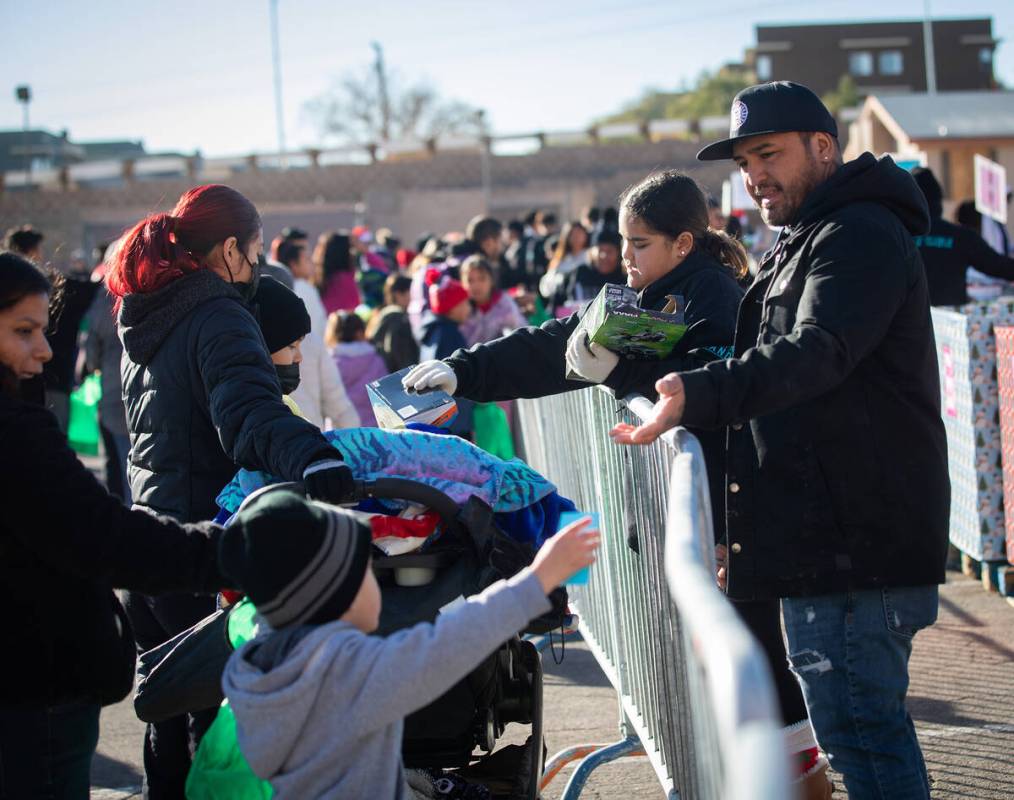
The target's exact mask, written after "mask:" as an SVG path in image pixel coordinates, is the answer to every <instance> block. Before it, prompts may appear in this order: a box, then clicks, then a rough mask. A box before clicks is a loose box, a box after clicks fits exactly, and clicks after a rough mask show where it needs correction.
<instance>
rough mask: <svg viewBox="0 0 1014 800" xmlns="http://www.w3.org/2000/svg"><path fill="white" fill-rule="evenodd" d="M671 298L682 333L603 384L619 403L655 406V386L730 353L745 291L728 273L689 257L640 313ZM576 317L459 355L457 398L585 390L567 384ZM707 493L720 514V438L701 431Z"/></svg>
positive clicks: (708, 260) (454, 362)
mask: <svg viewBox="0 0 1014 800" xmlns="http://www.w3.org/2000/svg"><path fill="white" fill-rule="evenodd" d="M669 295H679V296H680V297H682V298H683V302H684V303H685V311H686V317H685V319H686V323H687V325H688V328H687V332H686V333H685V334H684V335H683V338H682V339H680V341H679V343H678V344H677V345H676V347H674V348H673V350H672V352H671V353H670V354H669V355H668V356H666V357H665V358H663V359H661V360H652V361H643V360H640V359H621V360H620V362H619V364H617V365H616V368H615V369H614V370H613V371H612V372H611V373H610V374H609V377H608V378H606V380H605V385H606V386H608V387H609V388H610V389H612V390H613V392H614V393H615V394H616V396H617V397H625V396H626V395H628V394H630V393H632V392H637V393H639V394H643V395H644V396H645V397H648V398H649V399H652V400H654V399H655V397H656V392H655V381H657V380H658V379H659V378H660V377H662V376H663V375H665V374H666V373H669V372H673V371H675V370H687V369H695V368H697V367H700V366H703V365H704V364H707V363H708V362H710V361H714V360H715V359H716V358H723V357H727V356H728V355H729V354H731V352H732V339H733V334H734V333H735V330H736V310H737V309H738V308H739V301H740V298H742V296H743V292H742V290H741V289H740V288H739V285H738V284H737V283H736V279H735V277H734V276H733V274H732V272H731V271H730V270H729V269H727V268H726V267H724V266H723V265H721V264H719V263H718V262H717V261H715V260H714V259H713V258H712V257H711V256H710V255H708V254H707V253H704V252H701V251H698V250H693V251H691V253H690V255H688V256H687V258H686V259H685V260H684V261H683V262H682V263H681V264H680V265H679V266H678V267H676V268H675V269H673V270H671V271H670V272H668V273H666V274H665V275H663V276H662V277H661V278H659V279H658V280H656V281H654V282H653V283H651V284H649V285H648V286H646V287H645V288H644V289H642V290H641V292H640V294H639V295H638V298H637V302H638V305H639V306H641V308H649V309H652V310H655V311H659V310H661V309H662V308H663V307H664V306H665V305H666V303H667V302H668V297H669ZM580 318H581V312H579V313H577V314H571V315H570V316H569V317H567V318H566V319H553V320H550V321H549V322H546V323H545V324H543V325H542V326H541V327H539V328H519V329H518V330H516V331H514V332H512V333H511V334H509V335H507V336H504V337H503V338H501V339H495V340H494V341H492V342H486V343H485V344H478V345H475V346H474V347H472V348H471V349H470V350H458V351H457V352H455V353H454V355H452V356H451V357H450V358H448V359H447V363H448V364H450V365H451V366H452V367H453V368H454V374H455V375H456V376H457V379H458V390H457V394H458V395H459V396H461V397H468V398H471V399H473V400H479V401H490V400H512V399H514V398H517V397H546V396H548V395H553V394H560V393H561V392H567V391H571V390H573V389H584V388H587V386H588V384H587V383H585V382H584V381H570V380H567V379H566V377H565V372H566V365H565V359H566V353H567V340H568V339H569V338H570V334H571V333H572V332H573V331H574V329H575V328H576V327H577V325H578V322H580ZM694 433H695V434H697V435H698V437H699V438H700V440H701V445H702V447H703V448H704V454H705V459H706V461H707V467H708V481H709V484H710V485H711V488H712V495H711V496H712V504H713V505H714V506H715V508H716V509H720V508H721V507H722V499H723V491H722V482H723V478H724V475H725V469H724V464H725V452H724V449H725V436H724V432H723V431H699V430H695V431H694Z"/></svg>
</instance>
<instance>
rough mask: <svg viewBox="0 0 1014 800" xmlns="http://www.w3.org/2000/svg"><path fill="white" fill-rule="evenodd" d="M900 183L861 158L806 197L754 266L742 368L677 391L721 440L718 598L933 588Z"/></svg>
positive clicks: (913, 259) (928, 388) (916, 301)
mask: <svg viewBox="0 0 1014 800" xmlns="http://www.w3.org/2000/svg"><path fill="white" fill-rule="evenodd" d="M928 227H929V216H928V213H927V209H926V202H925V200H924V199H923V196H922V194H921V193H920V192H919V189H918V188H917V187H916V185H915V182H914V181H913V180H912V178H911V176H910V175H908V174H907V173H906V172H905V171H904V170H902V169H900V168H899V167H897V166H896V165H895V164H894V163H893V162H892V161H891V160H890V159H889V158H884V159H882V160H879V161H878V160H877V159H875V158H874V157H873V156H872V155H870V154H869V153H867V154H864V155H863V156H861V157H860V158H858V159H856V160H855V161H851V162H849V163H848V164H846V165H845V166H843V167H841V168H840V169H839V170H838V171H837V172H836V173H835V174H834V175H833V176H832V177H831V178H829V179H828V180H827V181H825V182H824V183H823V184H821V185H820V186H818V187H817V188H816V189H814V190H813V192H811V194H810V196H809V197H808V198H807V199H806V201H805V202H804V205H803V208H802V209H801V211H800V216H799V221H798V222H797V223H795V224H793V225H791V226H789V227H788V228H786V229H785V230H783V232H782V235H781V237H780V238H779V240H778V242H777V244H776V245H775V247H774V248H773V250H772V251H771V252H770V253H769V254H767V255H766V256H765V258H764V259H763V260H762V262H761V264H760V272H759V274H758V276H757V279H756V281H755V282H754V284H753V285H752V286H751V287H750V289H749V290H748V291H747V293H746V296H745V297H744V298H743V304H742V306H741V308H740V315H739V323H738V326H737V329H736V358H735V359H732V360H728V361H718V362H715V363H712V364H710V365H708V366H707V367H705V368H703V369H700V370H696V371H694V372H690V373H688V374H685V375H683V380H684V385H685V389H686V411H685V414H684V418H683V421H684V423H685V424H687V425H697V426H723V425H730V426H731V427H730V429H729V454H728V460H727V469H728V485H727V489H728V491H727V495H726V503H727V526H728V538H729V547H730V554H729V559H730V566H729V594H730V595H732V596H733V597H737V598H751V597H786V596H805V595H813V594H826V593H831V592H840V591H846V590H850V589H863V588H877V587H889V586H914V585H926V584H934V583H938V582H941V581H942V580H943V578H944V561H945V558H946V552H947V527H948V514H949V503H950V483H949V480H948V475H947V452H946V451H947V445H946V440H945V437H944V428H943V423H942V422H941V419H940V385H939V378H938V373H937V359H936V349H935V345H934V338H933V327H932V324H931V321H930V313H929V295H928V292H927V288H926V274H925V271H924V270H923V266H922V263H921V261H920V259H919V253H918V251H917V250H916V247H915V243H914V242H913V240H912V236H911V234H922V233H925V232H926V230H927V229H928Z"/></svg>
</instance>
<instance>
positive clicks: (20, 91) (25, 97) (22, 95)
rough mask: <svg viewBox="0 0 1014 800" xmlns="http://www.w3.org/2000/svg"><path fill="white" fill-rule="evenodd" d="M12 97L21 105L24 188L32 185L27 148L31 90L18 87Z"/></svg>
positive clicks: (28, 148) (30, 164)
mask: <svg viewBox="0 0 1014 800" xmlns="http://www.w3.org/2000/svg"><path fill="white" fill-rule="evenodd" d="M14 96H15V97H17V98H18V102H19V103H21V105H22V109H23V112H22V117H21V148H22V149H23V150H24V151H25V188H26V189H27V188H28V187H29V186H31V185H32V154H31V152H30V150H31V148H30V147H29V146H28V104H29V103H30V102H31V100H32V89H31V87H29V86H19V87H18V88H17V89H15V90H14Z"/></svg>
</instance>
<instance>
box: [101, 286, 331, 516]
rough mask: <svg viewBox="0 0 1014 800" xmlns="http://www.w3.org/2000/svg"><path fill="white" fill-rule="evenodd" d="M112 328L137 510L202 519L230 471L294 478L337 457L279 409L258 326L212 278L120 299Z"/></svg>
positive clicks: (309, 428)
mask: <svg viewBox="0 0 1014 800" xmlns="http://www.w3.org/2000/svg"><path fill="white" fill-rule="evenodd" d="M119 325H120V337H121V338H122V339H123V348H124V354H123V362H122V375H123V400H124V404H125V405H126V409H127V426H128V427H129V429H130V443H131V450H130V464H129V475H130V489H131V492H132V494H133V497H134V503H135V504H136V505H140V506H144V507H145V508H149V509H151V510H152V511H154V512H156V513H159V514H168V515H169V516H171V517H175V518H176V519H179V520H182V521H184V522H194V521H197V520H202V519H211V518H213V517H214V516H215V514H216V513H217V512H218V507H217V505H216V504H215V498H216V497H217V496H218V493H219V492H220V491H221V490H222V488H223V487H224V486H225V485H226V484H227V483H228V482H229V481H230V480H231V479H232V477H233V475H235V474H236V470H237V469H238V468H239V467H245V468H246V469H260V470H266V471H268V472H271V473H272V474H274V475H277V476H279V477H281V478H283V479H285V480H300V479H301V478H302V475H303V470H304V469H306V467H307V466H308V465H309V464H310V463H311V462H312V461H316V460H318V459H322V458H336V457H337V458H340V457H341V456H340V454H339V453H338V451H337V450H335V449H334V448H333V447H331V445H329V444H328V442H327V440H326V439H325V438H324V436H323V435H322V434H321V432H320V430H319V429H318V428H316V427H315V426H314V425H312V424H311V423H309V422H307V421H306V420H304V419H303V418H302V417H297V416H295V415H294V414H293V413H292V412H291V411H289V409H288V407H287V406H286V405H285V404H284V403H282V390H281V386H280V385H279V383H278V376H277V374H276V372H275V369H274V366H273V365H272V364H271V360H270V358H269V356H268V352H267V346H266V345H265V344H264V338H263V336H262V335H261V331H260V327H259V326H258V325H257V322H256V320H255V319H254V318H253V316H252V315H251V313H250V311H249V310H248V309H247V307H246V306H245V305H244V303H243V300H242V298H241V297H240V295H239V293H238V292H237V291H236V290H235V289H233V288H232V287H231V286H229V284H227V283H226V282H225V281H223V280H221V279H220V278H219V277H217V276H216V275H215V274H214V273H212V272H209V271H201V272H195V273H193V274H191V275H187V276H185V277H183V278H180V279H179V280H177V281H175V282H173V283H171V284H169V285H168V286H166V287H164V288H163V289H160V290H159V291H157V292H152V293H151V294H131V295H127V296H126V297H124V298H123V305H122V306H121V308H120V315H119Z"/></svg>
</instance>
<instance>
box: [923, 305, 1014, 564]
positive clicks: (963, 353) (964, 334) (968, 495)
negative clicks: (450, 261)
mask: <svg viewBox="0 0 1014 800" xmlns="http://www.w3.org/2000/svg"><path fill="white" fill-rule="evenodd" d="M932 314H933V327H934V331H935V333H936V344H937V359H938V363H939V367H940V390H941V413H942V414H943V419H944V427H945V428H946V430H947V458H948V461H949V469H950V476H951V524H950V531H951V542H953V543H954V545H955V546H956V547H957V548H959V549H960V550H961V551H962V552H964V553H967V554H968V555H969V556H971V557H972V558H974V559H976V560H978V561H1002V560H1004V555H1005V552H1004V544H1005V543H1004V533H1005V530H1004V513H1003V509H1004V487H1003V462H1002V459H1001V437H1000V399H999V392H998V386H997V372H996V366H997V359H996V339H995V337H994V333H993V330H994V327H995V326H1009V325H1014V298H1009V297H1005V298H1001V299H999V300H996V301H993V302H989V303H973V304H970V305H967V306H962V307H961V308H960V309H945V308H934V309H933V310H932Z"/></svg>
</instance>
